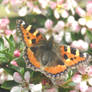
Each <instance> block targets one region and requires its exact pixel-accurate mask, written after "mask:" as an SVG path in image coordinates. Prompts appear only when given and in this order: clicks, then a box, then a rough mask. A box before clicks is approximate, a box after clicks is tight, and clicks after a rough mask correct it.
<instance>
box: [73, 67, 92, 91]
mask: <svg viewBox="0 0 92 92" xmlns="http://www.w3.org/2000/svg"><path fill="white" fill-rule="evenodd" d="M80 69H81V70H80ZM80 71H81V72H80ZM79 72H80V73H77V74H75V75H74V76H73V77H72V81H73V82H74V83H76V84H77V85H79V87H78V89H77V90H80V91H81V92H87V91H88V90H89V88H90V87H89V85H90V86H92V66H89V67H84V68H82V67H80V68H79ZM88 84H89V85H88Z"/></svg>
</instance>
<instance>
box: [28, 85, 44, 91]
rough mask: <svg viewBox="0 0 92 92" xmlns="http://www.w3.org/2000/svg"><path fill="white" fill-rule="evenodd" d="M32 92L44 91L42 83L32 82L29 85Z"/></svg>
mask: <svg viewBox="0 0 92 92" xmlns="http://www.w3.org/2000/svg"><path fill="white" fill-rule="evenodd" d="M29 88H30V90H31V92H42V84H41V83H40V84H37V85H34V84H30V86H29Z"/></svg>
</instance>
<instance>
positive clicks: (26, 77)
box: [24, 71, 30, 82]
mask: <svg viewBox="0 0 92 92" xmlns="http://www.w3.org/2000/svg"><path fill="white" fill-rule="evenodd" d="M24 79H25V80H26V81H27V82H29V81H30V72H29V71H27V72H25V75H24Z"/></svg>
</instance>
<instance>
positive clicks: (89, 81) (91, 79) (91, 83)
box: [88, 78, 92, 86]
mask: <svg viewBox="0 0 92 92" xmlns="http://www.w3.org/2000/svg"><path fill="white" fill-rule="evenodd" d="M88 83H89V84H90V85H91V86H92V78H89V79H88Z"/></svg>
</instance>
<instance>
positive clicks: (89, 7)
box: [86, 1, 92, 15]
mask: <svg viewBox="0 0 92 92" xmlns="http://www.w3.org/2000/svg"><path fill="white" fill-rule="evenodd" d="M86 9H87V12H88V15H92V1H88V3H87V6H86Z"/></svg>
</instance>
